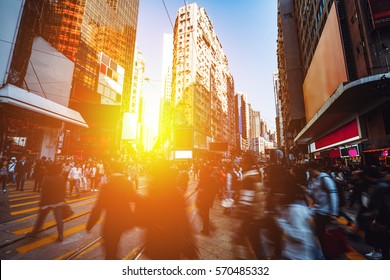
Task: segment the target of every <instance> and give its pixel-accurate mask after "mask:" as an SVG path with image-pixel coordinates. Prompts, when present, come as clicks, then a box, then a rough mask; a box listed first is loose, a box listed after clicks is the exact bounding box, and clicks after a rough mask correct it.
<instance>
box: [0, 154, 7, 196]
mask: <svg viewBox="0 0 390 280" xmlns="http://www.w3.org/2000/svg"><path fill="white" fill-rule="evenodd" d="M7 180H8V161H7V160H6V159H3V160H2V163H1V166H0V181H1V186H2V191H3V193H4V192H6V191H7Z"/></svg>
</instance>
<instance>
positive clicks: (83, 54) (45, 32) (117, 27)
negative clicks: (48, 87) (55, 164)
mask: <svg viewBox="0 0 390 280" xmlns="http://www.w3.org/2000/svg"><path fill="white" fill-rule="evenodd" d="M30 1H32V2H45V4H44V5H43V7H44V9H43V15H44V18H45V19H46V20H45V22H44V28H43V29H42V36H43V37H44V38H45V39H46V40H47V41H48V42H49V43H50V44H51V45H53V46H54V47H55V48H56V49H57V50H59V51H60V52H61V53H63V54H64V55H65V56H67V57H68V58H69V59H70V60H71V61H73V62H74V64H75V70H74V74H73V83H72V90H71V94H70V104H69V106H70V107H71V108H74V109H75V110H77V111H79V112H81V114H82V115H83V116H84V118H85V119H86V121H87V123H89V124H91V125H90V128H89V129H88V130H84V131H79V132H78V133H76V134H75V133H74V134H73V136H71V137H70V139H71V140H70V141H71V145H68V151H66V152H68V153H71V154H75V153H76V154H82V155H84V156H86V155H91V156H92V155H100V156H103V155H105V156H111V155H112V154H113V153H116V152H117V151H118V149H119V147H120V144H121V142H120V141H121V135H122V119H123V116H124V113H125V112H129V110H130V107H131V106H132V105H131V102H132V100H131V99H130V96H131V83H132V77H133V75H132V71H133V64H134V54H135V39H136V29H137V19H138V7H139V0H130V1H128V0H110V1H107V0H96V1H85V0H56V1H39V0H30ZM96 152H98V154H97V153H96Z"/></svg>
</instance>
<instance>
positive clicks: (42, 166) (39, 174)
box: [33, 157, 47, 192]
mask: <svg viewBox="0 0 390 280" xmlns="http://www.w3.org/2000/svg"><path fill="white" fill-rule="evenodd" d="M46 165H47V162H46V157H42V158H41V159H40V160H38V161H37V163H36V164H35V165H34V177H35V180H34V190H33V191H34V192H40V191H41V187H42V183H43V179H44V178H45V175H46Z"/></svg>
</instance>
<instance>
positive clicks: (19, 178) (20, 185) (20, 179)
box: [16, 173, 27, 191]
mask: <svg viewBox="0 0 390 280" xmlns="http://www.w3.org/2000/svg"><path fill="white" fill-rule="evenodd" d="M26 177H27V173H23V174H16V190H17V191H19V190H20V191H23V189H24V182H25V181H26Z"/></svg>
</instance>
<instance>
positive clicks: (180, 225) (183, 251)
mask: <svg viewBox="0 0 390 280" xmlns="http://www.w3.org/2000/svg"><path fill="white" fill-rule="evenodd" d="M148 188H149V195H148V196H147V197H146V198H145V199H144V200H143V202H142V203H139V204H138V205H139V207H138V206H137V207H136V209H137V210H136V211H137V213H139V214H140V216H139V217H138V218H139V220H140V221H141V222H143V223H144V225H145V227H146V235H145V236H146V237H145V255H146V256H147V257H148V258H150V259H154V260H178V259H198V258H199V257H198V252H197V248H196V245H195V238H194V236H193V231H192V228H191V224H190V221H189V218H188V214H187V211H186V207H187V205H186V201H185V198H184V194H183V191H182V189H179V188H180V187H179V186H178V185H177V171H176V170H174V169H173V168H171V167H170V166H169V163H168V162H167V161H164V160H161V161H160V160H156V162H153V163H152V168H151V180H150V183H149V186H148Z"/></svg>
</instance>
